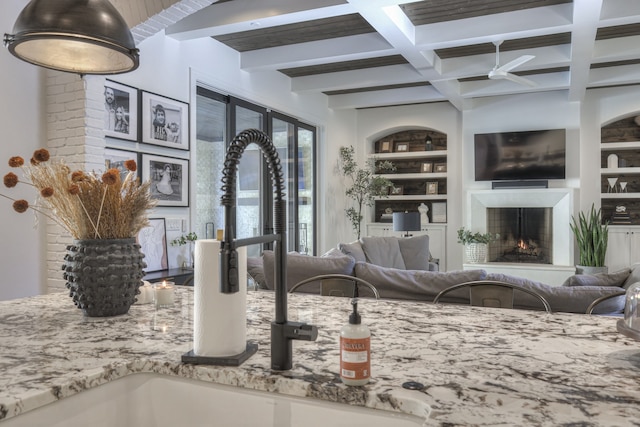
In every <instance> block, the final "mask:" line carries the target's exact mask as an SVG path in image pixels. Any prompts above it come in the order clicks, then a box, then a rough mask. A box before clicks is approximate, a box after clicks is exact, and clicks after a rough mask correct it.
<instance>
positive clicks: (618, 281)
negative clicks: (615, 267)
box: [562, 268, 631, 287]
mask: <svg viewBox="0 0 640 427" xmlns="http://www.w3.org/2000/svg"><path fill="white" fill-rule="evenodd" d="M629 274H631V270H629V269H628V268H625V269H624V270H620V271H617V272H615V273H609V274H607V273H598V274H575V275H573V276H570V277H568V278H567V280H565V281H564V283H563V284H562V286H616V287H621V286H622V285H624V282H625V281H626V280H627V278H628V277H629Z"/></svg>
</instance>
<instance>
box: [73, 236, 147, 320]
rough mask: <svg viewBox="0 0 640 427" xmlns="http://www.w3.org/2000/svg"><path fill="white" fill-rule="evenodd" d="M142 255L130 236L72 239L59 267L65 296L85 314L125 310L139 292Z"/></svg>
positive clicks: (142, 263)
mask: <svg viewBox="0 0 640 427" xmlns="http://www.w3.org/2000/svg"><path fill="white" fill-rule="evenodd" d="M143 258H144V254H143V253H142V252H141V251H140V245H139V244H138V243H136V240H135V239H134V238H130V239H95V240H94V239H87V240H75V241H74V243H73V244H72V245H69V246H67V254H66V255H65V257H64V265H63V266H62V269H63V270H64V274H63V277H64V279H65V280H66V281H67V284H66V285H67V288H69V291H70V292H69V296H71V298H73V302H74V303H75V305H76V306H77V307H78V308H80V309H82V311H83V312H84V314H85V315H87V316H91V317H107V316H117V315H120V314H125V313H127V312H128V311H129V308H130V307H131V305H132V304H133V303H134V302H135V301H136V295H137V294H138V293H139V292H140V291H139V290H138V288H139V287H140V285H141V284H142V276H143V275H144V272H143V269H144V268H145V267H146V266H147V265H146V264H145V262H144V261H142V259H143Z"/></svg>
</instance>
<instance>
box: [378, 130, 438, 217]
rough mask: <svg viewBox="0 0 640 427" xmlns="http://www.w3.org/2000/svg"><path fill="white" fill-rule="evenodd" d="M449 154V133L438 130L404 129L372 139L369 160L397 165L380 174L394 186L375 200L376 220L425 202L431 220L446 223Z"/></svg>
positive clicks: (416, 206)
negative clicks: (386, 193)
mask: <svg viewBox="0 0 640 427" xmlns="http://www.w3.org/2000/svg"><path fill="white" fill-rule="evenodd" d="M447 154H448V152H447V135H446V134H444V133H442V132H438V131H435V130H428V129H409V130H403V131H399V132H395V133H393V134H390V135H387V136H385V137H383V138H381V139H379V140H377V141H373V142H372V144H371V145H370V147H369V150H368V156H367V157H368V159H369V160H373V161H375V162H380V161H389V162H391V163H393V164H394V166H395V168H394V169H393V171H391V170H379V172H381V173H380V174H379V175H377V176H379V177H381V178H385V179H387V180H389V181H391V182H392V183H393V186H392V187H391V188H390V189H389V196H387V197H377V198H376V199H375V203H374V209H373V215H372V218H371V219H372V220H373V221H374V223H375V222H381V221H382V222H384V221H386V220H387V219H388V217H389V215H390V214H391V213H393V212H405V211H409V212H415V211H416V210H418V208H419V207H420V206H423V205H424V206H425V207H426V210H427V212H428V216H429V219H430V220H431V221H434V218H435V219H436V220H437V221H438V222H439V223H444V222H446V217H447V214H446V211H447Z"/></svg>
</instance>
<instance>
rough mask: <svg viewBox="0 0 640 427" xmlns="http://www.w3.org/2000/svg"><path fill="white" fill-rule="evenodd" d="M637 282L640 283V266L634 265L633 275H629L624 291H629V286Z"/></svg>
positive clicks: (632, 268)
mask: <svg viewBox="0 0 640 427" xmlns="http://www.w3.org/2000/svg"><path fill="white" fill-rule="evenodd" d="M637 282H640V264H633V265H632V266H631V274H629V277H627V280H625V281H624V283H623V284H622V287H623V288H624V289H629V286H631V285H633V284H634V283H637Z"/></svg>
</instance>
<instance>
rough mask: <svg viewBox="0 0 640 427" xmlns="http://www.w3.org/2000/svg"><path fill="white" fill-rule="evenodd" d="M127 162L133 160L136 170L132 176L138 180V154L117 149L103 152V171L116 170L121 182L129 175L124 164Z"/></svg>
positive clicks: (106, 149)
mask: <svg viewBox="0 0 640 427" xmlns="http://www.w3.org/2000/svg"><path fill="white" fill-rule="evenodd" d="M127 160H135V162H136V165H137V170H136V172H134V176H135V177H136V178H138V177H139V176H140V153H136V152H135V151H128V150H120V149H117V148H105V150H104V170H105V171H107V170H109V169H113V168H116V169H118V170H119V171H120V179H121V180H122V181H124V179H125V178H126V177H127V175H128V174H129V170H128V169H127V167H126V166H125V164H124V163H125V162H126V161H127Z"/></svg>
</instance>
